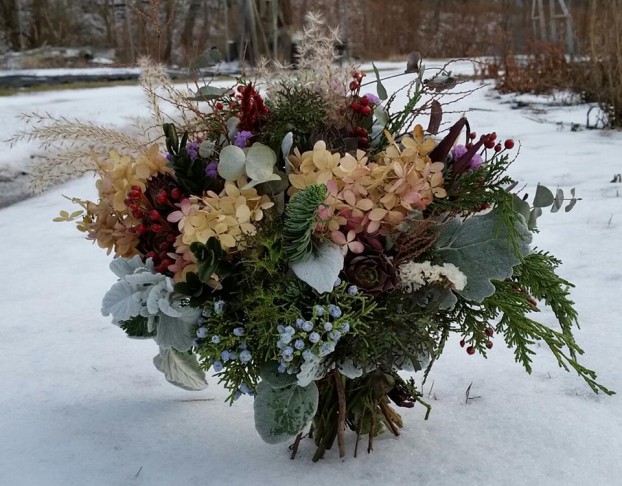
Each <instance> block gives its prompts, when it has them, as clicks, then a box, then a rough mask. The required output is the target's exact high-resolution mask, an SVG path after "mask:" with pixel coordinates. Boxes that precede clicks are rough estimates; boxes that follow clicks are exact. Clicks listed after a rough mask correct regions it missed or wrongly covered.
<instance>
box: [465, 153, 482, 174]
mask: <svg viewBox="0 0 622 486" xmlns="http://www.w3.org/2000/svg"><path fill="white" fill-rule="evenodd" d="M483 163H484V159H482V156H481V155H480V154H475V155H473V157H471V162H469V169H471V170H475V169H479V168H480V167H481V165H482V164H483Z"/></svg>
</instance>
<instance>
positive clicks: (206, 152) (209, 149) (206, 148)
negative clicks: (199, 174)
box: [199, 140, 215, 159]
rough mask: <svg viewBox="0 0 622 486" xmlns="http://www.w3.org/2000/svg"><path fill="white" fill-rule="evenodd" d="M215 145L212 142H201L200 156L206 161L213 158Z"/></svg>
mask: <svg viewBox="0 0 622 486" xmlns="http://www.w3.org/2000/svg"><path fill="white" fill-rule="evenodd" d="M214 145H215V144H214V142H210V141H209V140H205V141H204V142H201V145H199V155H200V156H201V157H203V158H204V159H207V158H208V157H211V156H212V154H213V153H214Z"/></svg>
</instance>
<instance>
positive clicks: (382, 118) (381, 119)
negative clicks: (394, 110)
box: [374, 105, 389, 128]
mask: <svg viewBox="0 0 622 486" xmlns="http://www.w3.org/2000/svg"><path fill="white" fill-rule="evenodd" d="M374 115H375V116H376V120H378V123H380V125H382V127H383V128H384V127H386V126H387V124H388V123H389V114H388V113H387V111H386V110H385V109H384V108H383V107H382V106H380V105H378V106H376V107H375V108H374Z"/></svg>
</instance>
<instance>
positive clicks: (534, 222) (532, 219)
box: [527, 208, 542, 231]
mask: <svg viewBox="0 0 622 486" xmlns="http://www.w3.org/2000/svg"><path fill="white" fill-rule="evenodd" d="M540 216H542V209H540V208H533V209H532V210H531V213H530V214H529V221H528V222H527V228H529V229H530V230H531V231H533V230H534V229H536V228H537V227H538V218H539V217H540Z"/></svg>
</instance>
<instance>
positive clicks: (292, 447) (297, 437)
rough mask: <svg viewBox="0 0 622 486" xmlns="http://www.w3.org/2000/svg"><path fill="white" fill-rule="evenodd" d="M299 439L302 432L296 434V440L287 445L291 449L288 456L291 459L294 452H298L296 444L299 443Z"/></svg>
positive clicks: (294, 454) (294, 456) (293, 457)
mask: <svg viewBox="0 0 622 486" xmlns="http://www.w3.org/2000/svg"><path fill="white" fill-rule="evenodd" d="M301 439H302V432H301V433H300V434H298V435H297V436H296V440H295V441H294V443H293V444H292V445H291V446H289V450H291V451H292V454H291V456H289V458H290V459H292V460H293V459H295V458H296V453H297V452H298V446H299V445H300V440H301Z"/></svg>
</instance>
